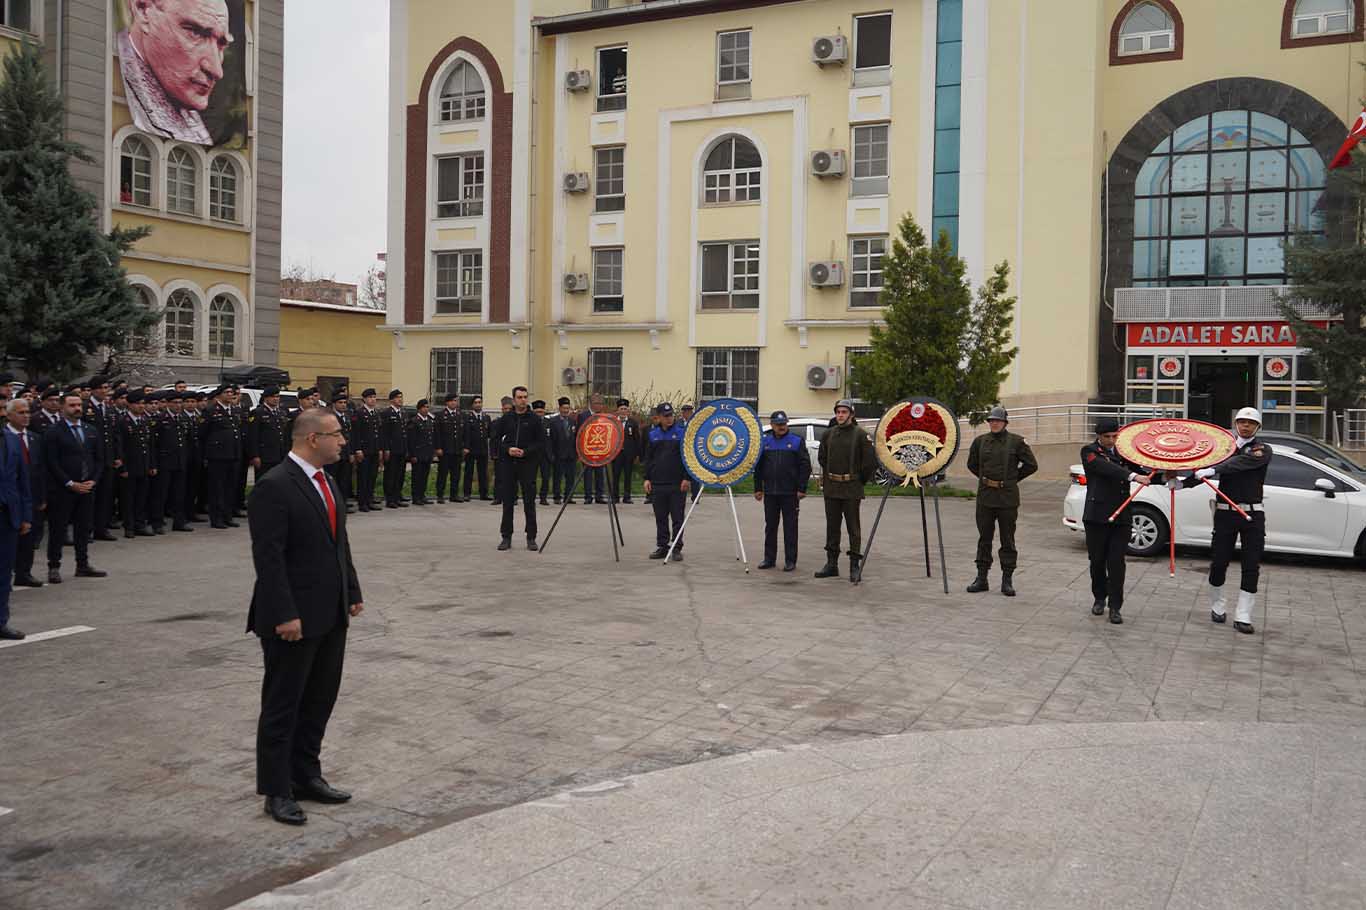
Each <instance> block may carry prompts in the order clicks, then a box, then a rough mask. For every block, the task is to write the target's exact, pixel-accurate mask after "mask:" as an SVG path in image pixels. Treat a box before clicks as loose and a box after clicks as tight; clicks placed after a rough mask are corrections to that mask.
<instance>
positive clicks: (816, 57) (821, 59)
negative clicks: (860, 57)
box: [811, 35, 849, 66]
mask: <svg viewBox="0 0 1366 910" xmlns="http://www.w3.org/2000/svg"><path fill="white" fill-rule="evenodd" d="M848 59H849V39H848V38H846V37H844V36H843V35H822V36H821V37H819V38H816V39H814V40H813V41H812V42H811V62H812V63H815V64H816V65H817V66H828V65H830V64H834V65H836V66H843V65H844V61H846V60H848Z"/></svg>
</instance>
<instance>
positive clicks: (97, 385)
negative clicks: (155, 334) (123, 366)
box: [87, 376, 123, 541]
mask: <svg viewBox="0 0 1366 910" xmlns="http://www.w3.org/2000/svg"><path fill="white" fill-rule="evenodd" d="M90 382H91V386H90V399H91V405H90V414H91V416H90V420H89V423H90V426H91V427H93V428H94V430H95V432H96V433H98V434H99V437H100V446H99V449H100V458H101V459H102V460H103V462H104V463H103V464H102V465H101V468H100V473H101V474H102V475H103V477H104V481H103V482H102V483H99V484H96V485H95V489H94V492H93V493H92V494H91V495H93V497H94V502H93V503H92V504H91V508H92V514H91V520H90V521H89V522H87V524H89V525H90V526H91V527H92V529H93V531H94V539H95V540H105V541H109V540H113V539H114V535H113V534H110V533H109V530H110V527H111V526H112V525H113V523H114V487H116V486H117V484H116V483H114V477H115V476H116V475H117V473H118V469H119V467H120V466H121V465H122V464H123V462H122V459H121V456H120V453H119V443H118V438H119V434H118V426H119V413H118V409H117V408H116V407H115V404H114V398H113V393H112V391H111V389H110V387H109V380H108V379H105V378H104V377H103V376H96V377H94V378H93V379H91V380H90Z"/></svg>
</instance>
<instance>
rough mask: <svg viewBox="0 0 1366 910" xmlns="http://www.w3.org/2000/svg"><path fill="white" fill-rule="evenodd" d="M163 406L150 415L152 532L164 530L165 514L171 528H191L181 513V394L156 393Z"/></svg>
mask: <svg viewBox="0 0 1366 910" xmlns="http://www.w3.org/2000/svg"><path fill="white" fill-rule="evenodd" d="M158 394H159V395H161V397H162V400H163V401H164V402H165V404H166V408H165V409H164V410H163V411H161V412H160V413H159V414H157V416H156V417H154V418H153V419H152V434H153V442H154V444H155V446H156V458H157V473H156V476H155V477H153V478H152V496H151V507H150V509H149V511H150V514H151V518H152V533H154V534H165V533H166V518H167V516H170V518H171V530H173V531H193V530H194V528H191V527H190V525H189V516H187V515H186V514H185V468H186V465H187V464H188V462H189V454H190V453H189V445H188V436H189V429H188V427H187V426H186V425H185V421H184V419H182V417H181V409H182V408H183V406H184V402H185V395H184V393H183V392H177V391H175V390H174V389H172V390H170V391H166V392H160V393H158Z"/></svg>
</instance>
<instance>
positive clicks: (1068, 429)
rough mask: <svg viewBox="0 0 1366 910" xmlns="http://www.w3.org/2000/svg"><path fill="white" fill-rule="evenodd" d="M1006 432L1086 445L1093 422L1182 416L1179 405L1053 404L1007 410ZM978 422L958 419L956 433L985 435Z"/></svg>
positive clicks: (1040, 441)
mask: <svg viewBox="0 0 1366 910" xmlns="http://www.w3.org/2000/svg"><path fill="white" fill-rule="evenodd" d="M1009 413H1010V430H1011V432H1013V433H1018V434H1020V435H1021V436H1024V437H1025V439H1027V440H1029V442H1031V443H1037V444H1048V443H1062V442H1086V441H1087V440H1090V439H1092V438H1094V436H1095V424H1096V421H1097V420H1099V419H1100V418H1102V417H1112V418H1114V419H1115V420H1118V421H1119V423H1120V425H1121V426H1123V425H1124V424H1128V423H1133V422H1135V421H1138V420H1151V419H1154V418H1160V417H1183V416H1185V409H1184V408H1182V407H1181V406H1180V405H1147V404H1054V405H1036V406H1032V407H1023V408H1011V409H1010V411H1009ZM975 416H978V417H979V418H981V422H979V423H978V424H976V425H975V426H974V425H973V423H972V418H971V417H960V418H959V420H958V424H959V434H960V435H961V436H963V437H965V438H968V439H971V438H972V437H974V436H979V435H981V434H983V433H986V432H989V429H988V427H987V424H986V421H985V419H984V418H985V417H986V415H985V414H982V415H975Z"/></svg>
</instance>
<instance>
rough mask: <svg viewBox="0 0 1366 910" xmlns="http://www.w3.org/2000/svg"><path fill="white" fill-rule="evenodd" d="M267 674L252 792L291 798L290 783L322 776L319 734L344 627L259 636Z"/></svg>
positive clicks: (337, 678)
mask: <svg viewBox="0 0 1366 910" xmlns="http://www.w3.org/2000/svg"><path fill="white" fill-rule="evenodd" d="M261 651H262V653H263V654H264V656H265V664H266V675H265V679H264V680H263V681H262V683H261V718H260V721H259V722H258V723H257V725H256V792H257V793H260V794H261V795H263V796H290V795H291V792H292V785H293V783H294V782H295V781H299V782H301V783H302V782H306V781H308V780H309V779H311V778H314V777H321V776H322V763H321V762H320V760H319V754H320V753H321V752H322V746H323V733H325V732H326V730H327V721H328V719H329V718H330V717H331V716H332V707H333V706H334V705H335V704H336V703H337V690H338V689H339V688H340V687H341V677H342V664H343V662H344V660H345V657H346V627H345V626H343V625H340V624H339V625H337V626H336V628H334V629H333V630H332V631H330V632H328V633H327V634H326V635H323V636H321V637H319V638H305V639H303V640H301V641H284V640H282V639H279V638H263V639H261Z"/></svg>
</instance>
